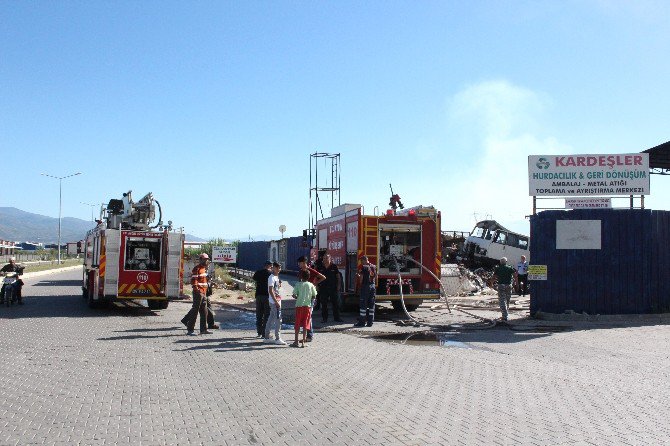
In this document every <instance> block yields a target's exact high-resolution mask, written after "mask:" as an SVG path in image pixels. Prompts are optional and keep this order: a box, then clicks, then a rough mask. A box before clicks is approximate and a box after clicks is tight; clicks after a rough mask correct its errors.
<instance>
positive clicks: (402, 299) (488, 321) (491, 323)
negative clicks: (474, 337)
mask: <svg viewBox="0 0 670 446" xmlns="http://www.w3.org/2000/svg"><path fill="white" fill-rule="evenodd" d="M392 257H393V263H394V265H395V268H396V271H397V272H398V288H399V289H400V303H401V305H402V310H403V312H404V313H405V316H407V318H408V319H409V320H411V321H412V322H414V324H415V325H430V324H428V323H426V322H421V321H419V320H417V319H416V318H414V317H412V315H411V314H409V311H407V307H406V306H405V295H404V293H403V291H402V275H401V274H400V266H399V265H398V259H397V257H396V256H395V255H394V256H392ZM405 259H406V260H410V261H411V262H413V263H415V264H417V265H419V266H420V267H421V268H422V269H423V270H424V271H426V272H428V274H430V275H431V276H432V277H433V278H434V279H435V280H437V283H438V284H439V286H440V292H441V295H442V296H444V303H445V304H446V305H447V310H448V311H449V313H450V314H451V307H450V306H449V300H448V298H447V292H446V290H445V289H444V285H443V284H442V281H441V280H440V279H439V278H438V277H437V276H436V275H435V274H434V273H433V272H432V271H430V270H429V269H428V268H426V267H425V266H423V265H422V264H421V263H419V262H418V261H416V260H414V259H412V258H408V257H405ZM457 310H458V311H460V312H462V313H464V314H467V315H468V316H471V317H473V318H475V319H479V320H480V321H482V322H485V323H486V324H487V325H486V326H485V327H481V328H480V329H485V328H493V327H495V326H496V322H495V321H493V320H491V319H487V318H484V317H482V316H478V315H476V314H473V313H470V312H468V311H464V310H461V309H457Z"/></svg>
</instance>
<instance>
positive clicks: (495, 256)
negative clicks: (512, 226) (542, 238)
mask: <svg viewBox="0 0 670 446" xmlns="http://www.w3.org/2000/svg"><path fill="white" fill-rule="evenodd" d="M521 256H526V259H527V260H528V261H529V262H530V239H529V237H528V236H527V235H522V234H518V233H516V232H512V231H510V230H509V229H507V228H505V227H503V226H502V225H501V224H500V223H498V222H497V221H495V220H484V221H480V222H478V223H477V224H476V225H475V227H474V229H473V230H472V232H471V233H470V236H469V237H468V238H467V239H465V244H464V245H463V252H462V253H461V260H463V261H465V262H466V263H468V264H470V265H471V266H476V265H481V266H494V265H497V264H498V263H499V262H500V259H501V258H503V257H507V259H508V261H509V264H510V265H512V266H514V265H516V263H517V262H518V261H519V259H520V258H521Z"/></svg>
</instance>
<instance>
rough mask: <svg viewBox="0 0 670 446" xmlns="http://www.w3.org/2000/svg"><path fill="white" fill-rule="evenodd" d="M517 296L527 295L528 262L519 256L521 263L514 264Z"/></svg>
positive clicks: (524, 257)
mask: <svg viewBox="0 0 670 446" xmlns="http://www.w3.org/2000/svg"><path fill="white" fill-rule="evenodd" d="M516 283H517V285H518V289H517V294H521V295H522V296H525V295H526V294H527V293H528V262H527V261H526V256H521V261H520V262H519V263H517V264H516Z"/></svg>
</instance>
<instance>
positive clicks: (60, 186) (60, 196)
mask: <svg viewBox="0 0 670 446" xmlns="http://www.w3.org/2000/svg"><path fill="white" fill-rule="evenodd" d="M42 175H43V176H45V177H49V178H55V179H57V180H58V264H59V265H60V261H61V257H60V236H61V217H62V208H63V206H62V204H63V180H64V179H65V178H70V177H74V176H77V175H81V172H77V173H73V174H71V175H65V176H62V177H57V176H54V175H49V174H46V173H43V174H42Z"/></svg>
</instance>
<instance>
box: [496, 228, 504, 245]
mask: <svg viewBox="0 0 670 446" xmlns="http://www.w3.org/2000/svg"><path fill="white" fill-rule="evenodd" d="M506 240H507V234H506V233H504V232H502V231H498V233H497V234H496V236H495V238H494V239H493V243H500V244H501V245H504V244H505V241H506Z"/></svg>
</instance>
